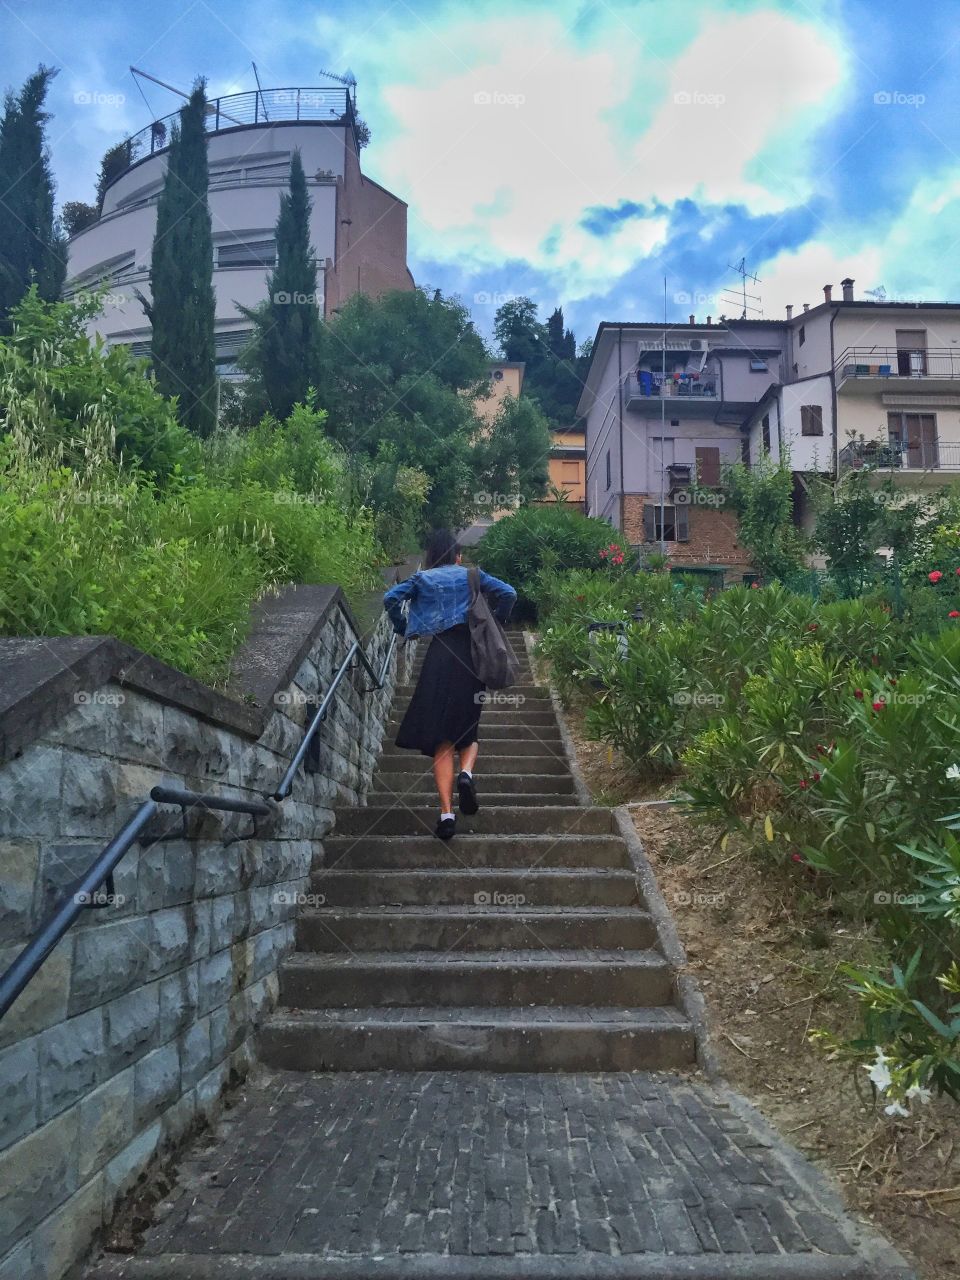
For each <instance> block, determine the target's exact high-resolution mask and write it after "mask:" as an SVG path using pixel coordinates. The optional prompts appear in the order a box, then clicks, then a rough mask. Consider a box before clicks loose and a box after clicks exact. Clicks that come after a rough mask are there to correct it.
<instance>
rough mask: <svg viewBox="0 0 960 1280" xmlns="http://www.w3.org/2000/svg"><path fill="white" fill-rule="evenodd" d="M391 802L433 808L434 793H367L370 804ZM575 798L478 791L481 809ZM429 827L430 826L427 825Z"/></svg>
mask: <svg viewBox="0 0 960 1280" xmlns="http://www.w3.org/2000/svg"><path fill="white" fill-rule="evenodd" d="M388 802H390V803H393V804H396V805H398V806H400V808H401V809H402V808H403V807H404V806H405V805H413V806H414V807H417V808H424V807H428V806H430V805H433V807H434V810H436V807H437V793H436V790H435V789H434V787H433V786H430V787H426V786H422V787H419V788H418V789H417V790H416V791H406V792H404V793H403V795H400V794H398V793H397V792H395V791H391V792H383V791H380V792H371V795H370V803H371V804H376V805H382V804H386V803H388ZM577 803H578V802H577V797H576V796H575V795H571V794H569V793H567V792H563V791H525V792H516V791H492V792H489V793H488V792H486V791H483V792H482V793H481V794H480V806H481V809H484V808H485V809H489V808H496V809H503V808H507V809H511V808H516V807H517V805H576V804H577ZM453 807H454V809H456V807H457V797H456V795H454V797H453ZM436 820H437V815H436V812H434V816H433V821H434V822H436ZM464 821H472V819H466V818H465V819H464ZM430 829H431V830H433V826H432V824H431V828H430Z"/></svg>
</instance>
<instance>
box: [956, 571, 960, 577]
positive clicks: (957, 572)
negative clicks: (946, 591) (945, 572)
mask: <svg viewBox="0 0 960 1280" xmlns="http://www.w3.org/2000/svg"><path fill="white" fill-rule="evenodd" d="M956 574H957V577H958V578H960V569H957V570H956Z"/></svg>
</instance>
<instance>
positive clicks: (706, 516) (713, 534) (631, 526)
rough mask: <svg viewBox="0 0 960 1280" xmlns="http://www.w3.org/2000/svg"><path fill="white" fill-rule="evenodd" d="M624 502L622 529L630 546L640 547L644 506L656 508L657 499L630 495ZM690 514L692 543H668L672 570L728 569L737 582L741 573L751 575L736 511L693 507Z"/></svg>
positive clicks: (642, 538) (642, 539) (626, 495)
mask: <svg viewBox="0 0 960 1280" xmlns="http://www.w3.org/2000/svg"><path fill="white" fill-rule="evenodd" d="M622 502H623V519H622V521H621V528H622V529H623V532H624V535H625V537H626V539H627V541H628V542H629V543H630V544H631V545H633V546H636V545H639V544H641V543H642V542H643V541H644V534H643V508H644V504H645V503H653V504H654V505H655V506H656V505H658V503H657V499H656V498H651V497H646V496H644V495H643V494H639V493H628V494H625V495H624V496H623V499H622ZM688 511H689V515H688V520H689V528H690V539H689V541H688V542H668V543H667V555H668V556H669V558H670V565H671V566H677V567H679V566H682V565H707V564H709V565H720V564H722V565H728V566H731V567H732V568H733V570H734V572H733V574H732V575H730V576H732V577H734V578H736V577H737V576H739V574H740V573H742V572H749V571H750V569H751V567H752V564H751V559H750V553H749V552H748V551H747V549H746V547H744V546H743V545H742V544H741V543H740V542H739V540H738V531H739V530H738V524H737V517H736V514H735V513H734V512H733V511H725V510H722V509H720V508H718V507H708V506H698V505H691V506H690V507H689V508H688Z"/></svg>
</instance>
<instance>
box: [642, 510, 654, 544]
mask: <svg viewBox="0 0 960 1280" xmlns="http://www.w3.org/2000/svg"><path fill="white" fill-rule="evenodd" d="M656 521H657V512H656V508H655V507H654V506H653V504H652V503H649V502H645V503H644V504H643V540H644V542H656V540H657V523H656Z"/></svg>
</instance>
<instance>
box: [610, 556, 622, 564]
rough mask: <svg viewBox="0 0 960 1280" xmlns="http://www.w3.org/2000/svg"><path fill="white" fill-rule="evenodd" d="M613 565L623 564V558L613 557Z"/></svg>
mask: <svg viewBox="0 0 960 1280" xmlns="http://www.w3.org/2000/svg"><path fill="white" fill-rule="evenodd" d="M611 564H623V556H613V557H612V558H611Z"/></svg>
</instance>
